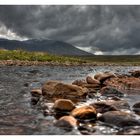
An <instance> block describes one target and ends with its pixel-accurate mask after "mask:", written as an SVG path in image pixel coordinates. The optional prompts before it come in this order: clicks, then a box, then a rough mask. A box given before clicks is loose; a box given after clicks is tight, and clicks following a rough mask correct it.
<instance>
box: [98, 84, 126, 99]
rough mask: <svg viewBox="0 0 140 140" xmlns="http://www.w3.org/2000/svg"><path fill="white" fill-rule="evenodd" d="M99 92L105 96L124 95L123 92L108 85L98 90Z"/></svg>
mask: <svg viewBox="0 0 140 140" xmlns="http://www.w3.org/2000/svg"><path fill="white" fill-rule="evenodd" d="M100 94H101V95H102V96H106V97H113V96H117V97H123V96H124V93H122V92H121V91H119V90H118V89H116V88H114V87H110V86H106V87H103V88H102V89H101V90H100Z"/></svg>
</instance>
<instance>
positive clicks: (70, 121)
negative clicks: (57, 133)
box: [54, 116, 77, 131]
mask: <svg viewBox="0 0 140 140" xmlns="http://www.w3.org/2000/svg"><path fill="white" fill-rule="evenodd" d="M54 125H55V126H57V127H59V128H62V129H64V130H68V131H71V130H72V129H74V128H76V127H77V120H76V119H75V118H74V117H72V116H63V117H61V118H60V119H59V120H58V121H57V122H56V123H55V124H54Z"/></svg>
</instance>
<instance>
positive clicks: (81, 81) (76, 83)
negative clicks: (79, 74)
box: [72, 79, 87, 86]
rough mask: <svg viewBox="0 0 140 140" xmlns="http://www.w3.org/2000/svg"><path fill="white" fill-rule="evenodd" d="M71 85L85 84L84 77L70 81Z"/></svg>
mask: <svg viewBox="0 0 140 140" xmlns="http://www.w3.org/2000/svg"><path fill="white" fill-rule="evenodd" d="M72 84H73V85H77V86H82V85H83V84H87V82H86V80H85V79H77V80H75V81H73V82H72Z"/></svg>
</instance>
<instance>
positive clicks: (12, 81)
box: [0, 65, 140, 135]
mask: <svg viewBox="0 0 140 140" xmlns="http://www.w3.org/2000/svg"><path fill="white" fill-rule="evenodd" d="M139 69H140V67H134V66H133V67H127V66H125V67H124V66H15V65H12V66H0V96H1V98H0V134H1V135H2V134H4V135H6V134H17V135H21V134H29V135H33V134H45V135H101V134H102V135H112V134H113V135H122V134H124V135H127V134H130V135H133V134H140V116H139V114H140V78H139V72H133V71H132V70H139ZM102 74H104V75H102Z"/></svg>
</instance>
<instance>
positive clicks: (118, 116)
mask: <svg viewBox="0 0 140 140" xmlns="http://www.w3.org/2000/svg"><path fill="white" fill-rule="evenodd" d="M99 120H100V121H103V122H105V123H109V124H113V125H116V126H119V127H126V126H140V121H139V120H137V119H136V118H135V117H134V116H133V115H132V114H129V113H126V112H123V111H109V112H106V113H104V114H103V115H102V116H101V117H100V118H99Z"/></svg>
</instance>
